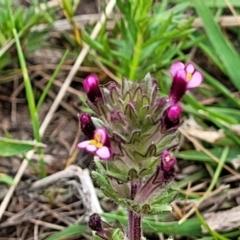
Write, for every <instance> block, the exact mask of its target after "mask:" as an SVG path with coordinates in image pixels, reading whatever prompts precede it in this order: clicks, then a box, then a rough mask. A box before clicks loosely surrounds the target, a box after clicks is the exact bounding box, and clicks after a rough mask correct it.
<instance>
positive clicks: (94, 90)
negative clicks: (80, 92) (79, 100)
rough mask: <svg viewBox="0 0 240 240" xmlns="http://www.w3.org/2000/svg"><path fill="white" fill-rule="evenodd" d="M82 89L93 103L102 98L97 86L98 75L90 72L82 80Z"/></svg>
mask: <svg viewBox="0 0 240 240" xmlns="http://www.w3.org/2000/svg"><path fill="white" fill-rule="evenodd" d="M83 87H84V90H85V92H86V94H87V96H88V99H89V100H90V101H91V102H92V103H95V102H96V101H97V100H101V99H102V93H101V91H100V88H99V80H98V77H97V76H96V75H94V74H90V75H89V76H88V77H87V78H85V80H84V81H83Z"/></svg>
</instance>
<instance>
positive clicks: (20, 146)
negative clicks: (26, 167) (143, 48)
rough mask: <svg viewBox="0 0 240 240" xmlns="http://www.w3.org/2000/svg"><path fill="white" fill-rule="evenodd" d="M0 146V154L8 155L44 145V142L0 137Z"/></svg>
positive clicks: (22, 152)
mask: <svg viewBox="0 0 240 240" xmlns="http://www.w3.org/2000/svg"><path fill="white" fill-rule="evenodd" d="M0 146H1V147H0V156H2V157H10V156H15V155H18V154H24V153H26V152H28V151H30V150H32V149H34V148H37V147H44V144H41V143H36V142H33V141H21V140H15V139H10V138H1V137H0Z"/></svg>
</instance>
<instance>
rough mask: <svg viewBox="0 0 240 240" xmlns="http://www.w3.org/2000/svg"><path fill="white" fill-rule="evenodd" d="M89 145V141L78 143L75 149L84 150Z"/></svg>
mask: <svg viewBox="0 0 240 240" xmlns="http://www.w3.org/2000/svg"><path fill="white" fill-rule="evenodd" d="M89 144H90V141H83V142H80V143H78V145H77V147H78V148H86V147H87V146H88V145H89Z"/></svg>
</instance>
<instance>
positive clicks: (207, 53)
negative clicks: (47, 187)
mask: <svg viewBox="0 0 240 240" xmlns="http://www.w3.org/2000/svg"><path fill="white" fill-rule="evenodd" d="M123 2H124V3H123ZM159 2H161V3H155V2H154V1H147V3H146V1H145V0H140V1H134V0H125V1H120V0H117V3H116V8H117V9H118V12H119V13H120V14H121V15H122V16H123V17H122V18H121V19H117V17H116V15H114V16H113V21H115V26H114V28H113V29H112V31H111V33H110V32H109V30H108V29H107V25H104V26H103V28H102V29H101V31H100V34H99V35H98V37H97V38H96V40H92V39H91V38H90V35H91V31H92V28H93V26H87V27H85V28H78V25H77V23H76V22H75V20H74V16H75V14H76V9H77V8H76V6H77V5H78V4H79V1H62V4H61V7H60V6H58V7H54V8H46V9H45V10H40V11H39V12H37V13H36V11H35V10H36V9H37V8H38V7H39V3H38V1H34V4H32V6H30V8H29V9H28V10H27V11H25V10H24V9H23V8H21V7H18V8H16V6H15V5H14V4H12V3H11V1H10V0H4V1H2V2H1V3H0V6H3V7H4V8H6V9H7V12H5V13H4V14H1V15H0V73H1V77H0V83H1V84H2V85H3V86H4V84H7V83H9V82H10V81H13V77H11V76H16V71H18V73H20V74H21V75H22V80H23V84H24V90H25V94H26V95H25V96H26V100H27V105H28V111H29V118H30V120H31V127H32V131H33V138H34V139H35V141H33V139H29V141H20V140H17V139H12V137H11V136H10V135H9V134H8V133H7V132H6V134H5V135H6V136H5V138H1V139H0V142H1V146H2V147H1V150H0V156H4V157H9V156H15V155H19V154H21V155H22V156H24V155H25V154H26V152H27V151H29V150H31V149H36V152H37V153H38V156H39V159H40V161H39V165H37V166H33V167H32V168H33V169H34V171H36V173H37V174H38V175H39V177H42V178H44V177H45V176H46V175H47V171H46V165H45V163H44V160H43V158H44V154H43V147H44V145H43V144H42V136H41V134H40V120H39V112H40V111H41V109H42V107H43V105H44V103H45V101H46V99H47V98H48V94H49V92H50V91H51V88H52V87H53V84H54V80H55V79H56V78H57V77H58V75H59V72H60V70H61V68H62V67H63V65H64V63H65V62H66V61H67V60H69V59H70V60H71V59H73V58H76V56H77V55H78V53H79V50H80V49H81V47H82V42H86V43H87V44H89V45H90V47H91V51H90V54H89V55H88V56H87V58H86V59H85V62H84V65H85V66H86V67H93V66H94V67H96V66H97V67H98V68H99V69H100V71H101V73H104V74H106V75H109V74H108V73H107V72H105V71H104V69H102V68H101V66H100V65H99V62H100V63H101V64H102V65H103V66H104V67H105V68H107V70H109V72H110V73H111V74H113V75H114V76H116V77H117V78H120V79H121V78H122V77H127V78H129V79H131V80H133V81H137V80H139V79H141V78H143V76H145V75H146V74H147V73H148V72H150V73H151V74H152V75H153V76H154V77H156V78H157V79H158V81H159V83H160V85H161V91H160V93H161V94H166V93H167V92H168V89H169V86H170V77H169V73H168V69H169V66H170V65H171V63H172V62H173V61H177V60H180V61H189V60H193V61H194V62H196V63H197V64H198V69H199V70H200V71H202V72H203V74H204V84H203V85H202V86H201V87H200V88H199V90H198V93H199V95H200V97H199V96H198V97H195V96H196V94H195V92H194V93H193V92H190V93H189V94H187V95H186V96H185V97H184V100H183V103H182V106H183V108H184V118H185V119H188V118H189V117H190V116H191V117H193V118H194V120H195V122H196V123H197V124H198V126H199V128H200V129H201V131H215V132H217V131H222V132H223V133H224V136H223V137H222V138H220V139H218V140H217V141H215V142H211V141H209V139H204V140H202V139H201V140H199V139H197V141H198V143H199V144H200V146H202V148H201V149H206V150H207V152H208V153H210V154H207V153H206V152H204V151H203V150H199V148H197V147H196V144H184V145H183V147H182V148H181V149H180V151H178V152H177V153H176V156H177V157H178V159H179V160H180V159H183V160H185V164H189V165H195V166H201V169H200V170H199V171H198V172H195V173H191V174H190V175H188V176H186V177H185V178H184V179H181V180H179V181H177V182H176V183H174V184H173V186H172V187H173V188H174V189H176V190H177V191H179V196H178V198H179V199H181V200H184V199H191V200H194V203H195V206H200V204H201V203H202V202H204V201H205V200H206V199H207V198H208V197H209V195H211V193H212V192H214V191H215V190H216V189H218V188H219V186H221V185H223V184H225V183H224V182H223V181H222V178H223V177H224V176H226V175H227V174H230V173H229V168H230V172H231V174H232V175H233V174H235V175H236V171H235V172H234V171H231V168H233V165H232V163H233V161H234V159H236V158H238V157H239V152H240V138H239V135H240V134H239V124H240V100H239V97H236V95H234V94H233V92H237V91H239V90H240V53H239V48H240V46H239V39H240V32H239V31H238V30H239V29H238V25H237V24H236V27H231V28H226V29H222V28H221V27H220V26H219V24H217V23H216V21H215V20H214V19H215V18H216V17H217V16H222V15H223V13H225V12H230V11H229V10H227V9H228V6H227V5H226V2H225V1H224V0H213V1H210V0H209V1H203V0H191V1H190V0H184V1H181V0H163V1H159ZM229 2H230V4H232V6H233V7H234V8H235V10H236V12H237V13H238V14H239V13H240V3H239V1H238V0H231V1H230V0H229ZM61 9H62V11H63V12H64V14H63V15H64V17H65V18H66V19H68V20H69V21H70V24H71V27H72V28H71V30H70V31H71V34H69V32H62V33H61V34H59V36H60V37H59V39H58V40H60V41H58V45H54V44H52V43H48V48H50V49H58V50H60V51H61V52H62V53H63V57H62V59H61V61H60V62H59V63H58V64H57V67H56V69H55V70H54V71H53V72H51V77H50V79H49V81H48V82H47V83H46V85H45V88H44V90H43V91H42V92H41V93H40V95H39V96H37V94H36V91H35V86H34V79H31V77H30V74H29V69H28V55H29V54H30V53H31V52H33V51H34V50H36V49H40V48H41V47H42V46H41V44H40V43H41V42H42V41H43V40H46V39H47V38H48V37H49V34H50V32H51V30H49V29H48V27H50V26H51V25H52V24H53V23H54V22H55V21H57V18H58V15H57V12H58V11H60V10H61ZM0 11H1V10H0ZM150 14H151V16H150ZM190 14H191V16H192V17H189V15H190ZM229 14H230V13H229ZM196 17H199V18H201V19H202V23H203V28H199V29H194V28H193V27H192V22H193V20H194V18H196ZM41 23H44V24H47V28H46V29H45V30H41V31H39V32H34V31H33V30H32V27H36V26H39V25H40V24H41ZM60 43H61V44H60ZM51 44H52V45H51ZM195 51H197V52H198V53H200V55H201V57H198V55H197V54H195ZM192 56H193V59H192ZM201 58H202V59H201ZM205 62H207V64H208V65H209V66H210V67H208V68H207V69H205V67H206V63H205ZM16 66H19V67H16ZM16 69H18V70H16ZM104 74H103V75H104ZM9 75H10V79H11V80H10V81H9V80H7V81H6V79H9ZM107 79H109V76H108V78H107V77H106V79H104V80H107ZM218 99H220V100H218ZM205 100H212V101H210V103H208V104H206V103H204V101H205ZM234 129H235V130H234ZM73 132H74V131H73ZM185 137H187V138H188V137H189V135H188V134H186V135H185ZM195 137H196V136H192V138H195ZM188 140H189V141H190V142H191V138H189V139H188ZM186 142H187V141H186ZM216 159H217V161H216ZM30 161H31V160H29V163H30ZM30 165H31V163H30ZM226 166H227V168H226ZM225 169H227V170H226V171H225ZM12 177H13V176H12ZM204 181H206V182H208V185H207V186H205V188H202V189H201V190H199V192H200V193H198V192H192V193H188V194H187V193H186V192H187V191H186V189H187V188H188V185H189V183H191V184H192V185H194V186H195V185H198V184H200V183H201V182H204ZM1 182H3V183H6V184H9V185H11V184H12V178H11V177H10V176H6V175H4V174H2V173H0V183H1ZM230 188H231V186H230ZM202 191H204V192H202ZM228 204H230V201H228V200H226V205H228ZM189 211H190V213H191V219H186V221H182V222H183V223H182V224H179V222H178V221H174V222H164V219H165V217H166V215H164V214H163V215H164V218H161V216H157V217H158V218H159V219H160V220H159V221H156V218H153V217H148V216H147V217H146V218H145V219H144V223H143V225H144V230H145V231H146V232H152V233H158V232H162V233H164V234H166V235H173V236H182V239H185V237H192V238H195V239H235V238H236V237H237V236H239V230H237V229H235V230H231V231H230V232H227V233H217V232H215V231H214V230H212V229H210V228H209V226H208V225H207V223H206V221H205V220H204V217H203V213H202V212H201V211H195V208H192V210H189ZM103 216H104V217H105V219H107V220H108V221H111V220H115V219H118V220H119V221H120V222H121V223H123V224H126V217H125V216H124V215H123V214H122V212H120V211H119V210H118V211H116V213H108V214H107V213H104V214H103ZM201 225H202V226H204V228H205V229H206V230H207V233H206V234H203V233H202V231H201ZM85 231H86V229H85V227H82V226H80V225H71V226H69V227H67V228H66V229H64V230H63V231H61V232H59V233H57V234H55V235H52V236H50V237H49V238H48V239H49V240H50V239H60V238H61V237H62V238H63V239H64V237H65V238H66V237H70V236H74V235H78V234H81V233H82V232H85Z"/></svg>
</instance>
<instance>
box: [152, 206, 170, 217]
mask: <svg viewBox="0 0 240 240" xmlns="http://www.w3.org/2000/svg"><path fill="white" fill-rule="evenodd" d="M162 212H172V207H171V206H170V205H168V204H162V205H159V204H155V205H151V209H150V212H149V214H151V215H156V214H159V213H162Z"/></svg>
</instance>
